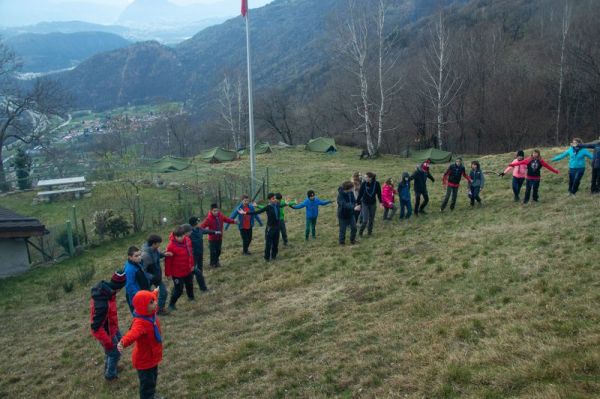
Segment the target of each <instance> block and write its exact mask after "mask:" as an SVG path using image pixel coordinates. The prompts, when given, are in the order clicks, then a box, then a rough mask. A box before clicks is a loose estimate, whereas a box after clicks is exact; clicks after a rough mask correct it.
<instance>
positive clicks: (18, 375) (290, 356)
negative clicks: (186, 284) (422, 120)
mask: <svg viewBox="0 0 600 399" xmlns="http://www.w3.org/2000/svg"><path fill="white" fill-rule="evenodd" d="M557 151H558V149H545V150H544V151H543V152H544V153H545V154H546V155H550V154H554V153H556V152H557ZM511 155H512V154H504V155H497V156H485V157H480V158H479V159H480V160H481V162H482V166H483V168H484V170H489V171H500V170H501V168H502V166H503V165H505V164H507V163H508V162H510V161H511V160H512V156H511ZM357 158H358V157H357V156H356V154H355V151H352V150H349V149H344V150H343V151H341V152H340V153H338V154H336V155H333V156H327V155H318V154H307V153H304V152H302V151H300V150H297V149H290V150H278V151H276V152H275V153H274V154H273V155H270V156H261V158H260V160H259V162H260V163H261V165H270V167H271V171H272V184H271V186H272V188H273V189H274V190H276V191H281V192H283V193H284V195H286V194H289V195H291V196H292V197H296V198H298V199H300V198H301V196H302V194H303V193H304V192H305V191H306V189H309V188H313V189H315V190H316V191H317V193H318V195H319V196H320V197H321V198H328V199H335V198H334V196H335V194H336V189H337V187H338V185H339V184H340V183H341V182H342V181H343V180H345V179H347V178H348V177H349V176H350V174H351V172H353V171H354V170H357V169H358V170H362V171H366V170H373V171H374V172H376V173H377V174H378V176H379V177H380V180H383V179H384V178H385V177H388V176H389V177H395V178H397V177H398V176H399V175H400V174H401V173H402V172H403V171H405V170H407V171H408V170H412V169H413V168H414V163H413V162H411V161H407V160H403V159H399V158H395V157H384V158H383V159H379V160H376V161H361V162H359V161H358V160H357ZM466 159H471V158H466ZM246 166H247V162H246V161H242V162H239V163H236V164H234V165H233V166H232V165H222V166H215V167H216V168H229V169H240V170H243V169H245V168H246ZM443 168H444V167H443V166H435V167H434V168H433V173H434V176H435V177H436V183H435V184H434V185H433V186H432V188H431V193H430V194H431V198H432V201H431V205H430V214H429V215H427V216H426V217H422V218H419V219H411V220H409V221H408V222H406V221H405V222H402V223H400V222H398V221H397V220H395V221H393V222H391V223H387V224H384V223H383V222H382V221H381V211H380V210H379V211H378V215H377V222H376V226H375V233H374V235H373V237H371V238H366V237H365V238H364V239H361V240H360V243H359V245H357V246H354V247H349V246H348V247H339V246H338V245H337V242H336V239H337V224H336V218H335V205H331V206H329V207H325V208H322V213H321V216H320V217H319V224H318V226H317V235H318V236H317V240H316V241H309V242H304V238H303V227H304V226H303V224H304V213H303V211H292V210H288V211H287V212H286V213H287V215H288V216H287V217H288V219H289V221H288V230H289V232H290V234H291V246H290V247H289V248H283V249H282V250H281V252H280V259H279V260H278V261H277V262H275V263H273V264H265V263H264V262H263V261H262V258H261V256H260V252H261V249H262V244H263V238H262V230H258V231H256V232H255V236H256V237H257V239H256V240H255V242H254V243H253V244H252V245H253V251H254V255H253V256H252V257H241V256H240V252H241V248H240V245H241V244H240V239H239V235H238V233H237V231H235V229H231V230H229V231H228V232H227V233H226V234H225V246H224V256H223V263H224V266H223V267H222V268H221V269H219V270H216V271H215V270H209V271H208V272H207V280H208V284H209V287H210V288H211V289H212V292H211V293H210V294H208V295H202V296H200V295H199V294H198V293H197V294H196V296H197V300H196V301H195V302H188V301H187V300H186V299H185V298H183V297H182V299H181V300H180V304H178V307H179V310H178V311H177V313H176V314H174V315H171V316H167V317H164V318H163V319H162V323H163V330H164V331H163V337H164V343H165V347H164V360H163V363H162V364H161V366H160V368H159V384H158V388H159V392H161V393H162V394H164V395H166V396H168V397H170V398H199V397H203V398H218V397H230V398H234V397H258V398H264V397H317V398H318V397H347V398H350V397H402V398H459V397H460V398H505V397H523V398H525V397H526V398H566V397H569V398H592V397H597V395H598V392H600V345H599V344H600V328H599V326H600V311H599V309H600V290H599V287H600V264H599V263H598V259H600V249H599V240H600V234H599V231H600V229H599V226H600V216H599V211H600V198H598V197H591V196H590V195H589V175H588V176H586V177H585V181H584V183H583V184H582V191H581V193H580V194H579V195H578V196H577V197H576V198H570V197H568V196H567V195H566V176H565V172H566V171H567V164H566V162H561V163H559V164H558V168H559V169H560V170H561V172H562V174H561V175H560V176H554V175H550V174H549V173H545V172H544V180H543V182H542V186H541V203H540V204H532V205H529V206H522V205H518V204H514V203H513V202H512V196H511V191H510V179H507V178H504V179H501V178H499V177H495V176H492V175H488V185H487V186H486V188H485V190H484V191H483V193H482V197H483V199H484V203H485V205H484V207H482V208H477V207H476V208H475V209H471V208H470V207H469V206H468V204H467V198H466V194H465V188H464V187H462V188H461V192H460V195H459V200H458V207H457V209H456V210H455V211H454V212H452V213H450V212H446V213H444V214H440V213H439V204H440V200H441V198H440V197H441V195H442V187H441V173H442V171H443ZM588 173H589V172H588ZM11 201H12V202H16V201H15V200H14V199H12V200H11ZM26 204H27V202H26V201H24V202H23V203H22V204H21V206H20V209H19V210H20V211H23V212H25V211H27V207H29V205H26ZM161 233H163V234H166V233H167V232H166V231H162V232H161ZM141 240H142V237H141V236H137V237H129V238H127V239H123V240H118V241H114V242H111V243H108V244H105V245H103V246H101V247H98V248H94V249H90V250H88V251H86V253H85V254H84V255H82V256H80V257H77V258H73V259H71V260H68V261H65V262H62V263H60V264H58V265H56V266H54V267H51V268H38V269H35V270H33V271H31V272H30V273H28V274H26V275H23V276H20V277H16V278H11V279H6V280H2V281H0V292H2V295H1V296H0V326H1V334H0V344H1V345H2V348H3V350H2V352H3V355H2V359H3V361H2V362H0V372H1V373H2V376H3V377H2V378H1V379H0V397H11V398H17V397H19V398H26V397H50V396H51V397H56V398H75V397H95V398H113V397H127V398H131V397H135V396H136V394H137V384H138V382H137V375H136V374H135V372H134V370H132V368H131V361H130V355H131V351H130V350H128V351H127V352H126V353H125V355H124V357H123V359H124V360H123V362H122V363H123V365H124V366H125V368H124V371H123V372H122V373H121V375H120V379H119V381H118V382H117V383H115V384H112V385H107V384H106V383H105V382H104V380H103V378H102V362H103V356H102V353H101V350H100V347H99V345H98V344H97V342H95V341H94V340H93V339H92V338H91V336H90V335H89V332H88V328H89V327H88V312H89V308H88V296H89V288H90V285H91V284H92V283H85V284H84V283H82V282H83V281H85V273H84V271H85V270H86V269H87V268H88V266H89V265H94V266H95V277H94V281H95V280H99V279H102V278H107V277H108V276H109V275H110V273H111V271H112V270H114V269H115V268H116V267H119V266H120V265H122V263H123V260H124V256H123V254H124V253H125V251H126V248H127V246H128V245H130V244H131V243H139V242H141ZM65 281H74V283H75V286H74V289H73V290H72V291H70V292H65V290H64V289H63V287H62V285H63V282H65ZM196 290H197V288H196ZM119 310H120V316H121V326H122V330H123V331H124V330H126V329H127V327H128V325H129V323H130V320H131V318H130V316H129V314H128V312H127V310H126V306H125V303H124V297H123V295H122V294H120V296H119Z"/></svg>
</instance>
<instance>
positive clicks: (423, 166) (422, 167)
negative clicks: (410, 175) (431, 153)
mask: <svg viewBox="0 0 600 399" xmlns="http://www.w3.org/2000/svg"><path fill="white" fill-rule="evenodd" d="M430 163H431V159H427V160H425V162H423V163H422V164H421V169H423V172H425V173H427V172H429V164H430Z"/></svg>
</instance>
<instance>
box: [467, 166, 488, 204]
mask: <svg viewBox="0 0 600 399" xmlns="http://www.w3.org/2000/svg"><path fill="white" fill-rule="evenodd" d="M469 177H470V178H471V182H470V183H469V198H470V199H471V206H475V201H477V203H478V204H479V205H481V197H480V196H479V193H480V192H481V190H483V187H484V186H485V176H484V174H483V172H482V171H481V165H480V164H479V161H473V162H471V172H469Z"/></svg>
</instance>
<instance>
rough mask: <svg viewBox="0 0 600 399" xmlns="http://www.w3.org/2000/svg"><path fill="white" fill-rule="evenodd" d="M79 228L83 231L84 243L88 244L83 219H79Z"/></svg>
mask: <svg viewBox="0 0 600 399" xmlns="http://www.w3.org/2000/svg"><path fill="white" fill-rule="evenodd" d="M81 230H82V231H83V239H84V240H85V245H87V244H88V234H87V229H86V228H85V219H83V218H82V219H81Z"/></svg>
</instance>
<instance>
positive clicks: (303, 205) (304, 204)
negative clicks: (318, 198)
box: [290, 199, 309, 209]
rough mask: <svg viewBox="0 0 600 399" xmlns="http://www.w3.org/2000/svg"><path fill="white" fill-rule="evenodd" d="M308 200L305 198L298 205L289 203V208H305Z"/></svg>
mask: <svg viewBox="0 0 600 399" xmlns="http://www.w3.org/2000/svg"><path fill="white" fill-rule="evenodd" d="M308 201H309V200H308V199H305V200H304V201H302V202H301V203H299V204H298V205H291V206H290V208H292V209H302V208H305V207H306V206H307V205H308Z"/></svg>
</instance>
